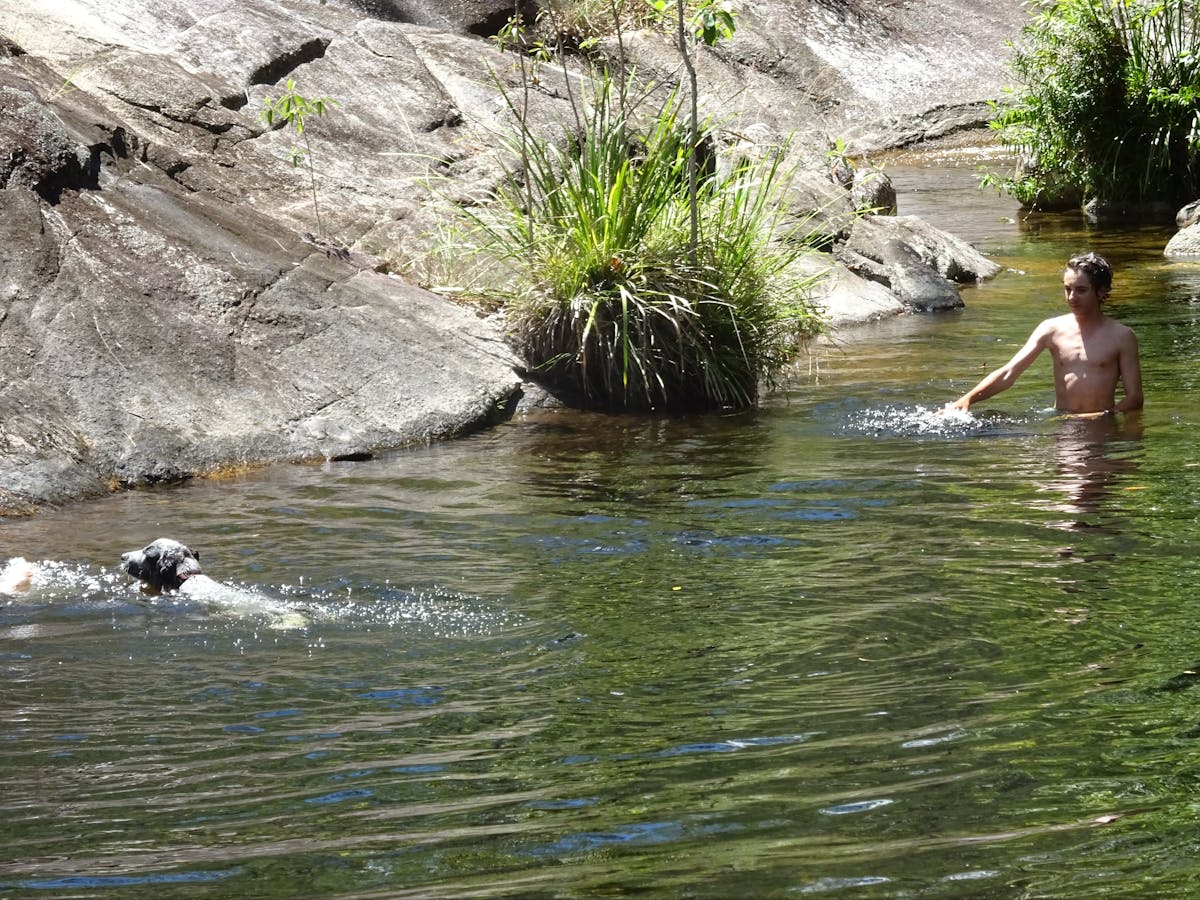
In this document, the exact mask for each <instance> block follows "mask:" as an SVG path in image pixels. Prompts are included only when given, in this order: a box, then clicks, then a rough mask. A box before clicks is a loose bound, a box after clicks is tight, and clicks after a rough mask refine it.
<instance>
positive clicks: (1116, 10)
mask: <svg viewBox="0 0 1200 900" xmlns="http://www.w3.org/2000/svg"><path fill="white" fill-rule="evenodd" d="M1011 67H1012V70H1013V72H1014V74H1015V75H1016V76H1017V78H1018V79H1019V82H1020V87H1019V88H1018V89H1017V90H1016V91H1015V92H1014V96H1013V100H1012V102H1011V103H1010V104H1008V105H1006V106H1002V107H998V110H997V115H996V116H995V118H994V119H993V121H992V122H991V126H992V128H994V129H996V130H997V131H998V133H999V137H1000V140H1001V141H1002V143H1003V144H1005V145H1006V146H1008V147H1010V148H1012V149H1013V150H1015V151H1017V153H1018V154H1019V156H1020V158H1021V163H1020V167H1019V169H1018V171H1017V173H1015V174H1014V175H1012V176H1010V177H996V176H989V179H988V180H990V181H992V182H993V183H999V185H1000V186H1001V187H1002V188H1003V189H1004V190H1006V191H1007V192H1009V193H1010V194H1012V195H1013V196H1014V197H1015V198H1017V199H1018V200H1020V201H1021V202H1022V203H1023V204H1025V205H1026V206H1054V205H1064V204H1071V203H1077V202H1078V201H1079V200H1080V199H1085V200H1086V199H1093V198H1095V199H1099V200H1102V201H1106V202H1109V203H1116V204H1120V203H1142V202H1147V201H1154V200H1160V201H1162V200H1165V201H1169V202H1170V203H1172V204H1176V203H1178V202H1182V201H1186V200H1189V199H1194V198H1195V196H1197V194H1198V193H1200V11H1198V6H1197V4H1196V3H1195V2H1193V0H1055V2H1051V3H1047V4H1043V5H1042V6H1041V7H1040V9H1039V11H1038V12H1037V13H1036V14H1035V16H1034V18H1033V20H1032V21H1031V22H1030V23H1029V24H1028V25H1027V26H1026V27H1025V29H1024V31H1023V33H1022V39H1021V41H1020V42H1019V44H1018V45H1017V46H1016V47H1015V48H1014V54H1013V58H1012V61H1011Z"/></svg>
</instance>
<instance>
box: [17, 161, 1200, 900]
mask: <svg viewBox="0 0 1200 900" xmlns="http://www.w3.org/2000/svg"><path fill="white" fill-rule="evenodd" d="M897 175H898V176H899V178H898V183H900V184H901V188H902V196H901V212H911V211H913V210H911V209H905V204H906V203H908V202H909V201H910V200H911V199H912V198H913V197H916V198H917V199H918V200H919V201H920V202H921V203H923V204H925V206H926V208H928V209H930V210H933V211H937V212H939V214H941V215H943V216H946V217H948V219H949V221H945V222H940V223H939V224H943V225H945V226H947V227H953V225H954V222H955V220H956V217H960V218H961V221H963V223H964V225H965V226H966V227H967V230H969V231H971V232H972V233H971V234H970V237H971V239H973V240H976V241H979V242H981V243H983V245H984V249H985V250H987V251H988V252H990V253H991V254H992V255H994V256H996V257H998V258H1001V259H1002V260H1003V261H1004V262H1005V263H1006V265H1008V266H1009V268H1008V270H1007V271H1005V272H1004V273H1002V274H1001V276H999V277H998V278H997V279H996V280H995V281H994V282H991V283H989V284H986V285H981V286H979V287H972V288H968V289H965V296H966V299H967V303H968V307H967V309H966V310H964V311H961V312H957V313H952V314H948V315H939V316H911V317H905V318H902V319H898V320H893V321H891V322H887V323H879V324H877V325H874V326H871V327H869V328H865V329H863V330H862V331H860V332H857V333H855V334H853V335H842V336H840V338H839V340H837V341H836V342H825V343H821V344H818V345H814V347H813V348H811V352H810V354H809V356H808V357H807V358H806V359H804V360H802V361H801V362H800V363H799V365H798V366H797V367H796V370H795V371H794V373H792V377H791V378H790V379H789V381H788V382H787V384H786V385H785V386H784V387H783V388H782V389H781V390H780V391H778V392H777V393H775V394H773V395H772V396H771V397H770V398H769V400H768V402H767V403H766V404H765V406H764V408H763V409H762V410H760V411H758V412H755V413H746V414H739V415H734V416H728V417H720V416H716V417H692V418H680V419H667V420H650V419H639V418H610V417H604V416H595V415H583V414H575V413H569V412H553V411H543V412H539V413H536V414H530V415H528V416H525V417H521V418H519V419H517V420H516V421H514V422H512V423H509V424H506V425H504V426H502V427H500V428H498V429H496V430H494V431H491V432H488V433H485V434H480V435H476V436H473V437H470V438H467V439H464V440H462V441H458V442H453V443H449V444H442V445H437V446H431V447H417V448H413V449H411V450H408V451H405V452H400V453H396V454H392V455H389V456H387V457H385V458H380V459H376V460H371V461H367V462H361V463H349V462H331V463H328V464H326V465H323V466H313V467H305V466H297V467H280V468H277V469H272V470H268V471H264V472H259V473H254V474H250V475H243V476H239V477H236V478H231V479H229V480H225V481H216V482H196V483H193V484H189V485H184V486H180V487H176V488H171V489H159V490H146V491H139V492H134V493H127V494H122V495H118V496H114V497H112V498H109V499H106V500H104V501H102V502H97V503H89V504H81V505H78V506H74V507H71V508H68V509H63V510H50V511H48V512H47V513H46V514H45V515H42V516H39V517H37V518H36V519H31V520H24V521H10V522H4V523H3V524H2V525H0V529H2V530H0V557H2V556H8V555H15V554H20V555H24V556H26V557H28V558H31V559H40V560H46V561H48V565H47V566H46V567H45V568H44V569H43V573H44V577H43V580H42V581H41V582H40V583H39V584H38V585H36V587H35V589H34V590H33V591H30V592H28V593H25V594H23V595H21V596H16V597H9V598H4V599H3V600H2V601H0V675H2V677H3V679H4V681H3V684H4V689H3V693H2V694H0V697H2V701H0V702H2V703H3V707H4V716H3V720H2V723H0V797H2V798H3V799H0V811H2V813H3V817H2V819H0V838H2V840H0V846H2V847H3V850H2V851H0V894H5V895H8V894H14V895H26V894H28V895H31V896H41V897H52V896H54V897H57V896H64V897H65V896H90V897H95V896H105V895H107V896H112V897H121V898H126V897H135V898H136V897H142V896H146V897H150V896H161V895H162V893H163V892H164V891H167V892H169V893H171V894H176V893H180V894H182V893H183V892H186V893H187V895H188V896H212V897H228V896H246V897H273V896H278V897H294V896H306V897H322V896H355V897H398V896H420V897H461V896H470V895H479V896H513V897H517V896H519V897H552V896H554V897H557V896H593V895H602V894H645V895H647V896H711V897H729V896H781V895H790V894H819V895H825V894H829V895H834V894H836V895H847V896H849V895H854V896H878V897H883V896H889V897H890V896H935V897H964V896H980V897H983V896H987V897H994V896H999V897H1009V896H1011V897H1023V896H1054V897H1077V896H1089V895H1098V894H1102V893H1103V894H1110V895H1116V896H1130V895H1151V894H1153V895H1156V896H1187V895H1188V892H1189V890H1190V889H1191V887H1192V885H1193V884H1194V882H1195V879H1196V877H1197V867H1196V864H1195V862H1194V861H1193V859H1194V853H1192V852H1191V851H1192V850H1193V849H1194V846H1193V845H1194V835H1195V833H1196V827H1197V825H1198V824H1200V823H1198V822H1197V813H1196V808H1195V803H1194V757H1195V749H1196V747H1195V740H1196V733H1197V728H1196V716H1195V705H1194V702H1193V701H1194V697H1193V696H1192V693H1193V691H1192V686H1193V685H1194V684H1197V683H1200V680H1197V679H1195V678H1194V677H1193V676H1190V675H1189V674H1188V673H1189V672H1190V671H1191V667H1192V665H1193V664H1194V663H1195V661H1196V657H1197V655H1196V653H1195V648H1194V639H1193V637H1192V636H1193V635H1194V633H1195V631H1196V610H1195V604H1194V602H1193V601H1194V598H1193V594H1194V590H1193V586H1194V584H1195V582H1196V579H1197V577H1200V563H1197V562H1196V560H1195V555H1194V547H1195V544H1196V542H1197V540H1198V539H1200V534H1198V531H1200V524H1198V519H1197V516H1196V514H1195V510H1196V508H1197V503H1198V501H1200V464H1197V462H1196V460H1195V455H1194V442H1193V434H1194V429H1195V424H1196V421H1197V420H1198V419H1200V407H1198V405H1197V403H1196V400H1195V396H1196V395H1195V393H1194V391H1193V390H1192V387H1193V385H1192V382H1193V380H1194V378H1195V372H1196V371H1197V370H1198V367H1197V366H1196V361H1197V359H1198V358H1200V343H1198V342H1197V341H1196V340H1195V339H1194V338H1195V334H1196V332H1197V324H1198V323H1197V320H1196V317H1195V311H1196V308H1197V307H1196V303H1195V302H1194V299H1195V294H1196V293H1197V291H1196V290H1195V281H1194V280H1192V276H1190V275H1188V274H1187V272H1186V271H1185V269H1183V268H1182V267H1180V266H1177V265H1174V264H1172V265H1169V266H1168V265H1164V263H1163V262H1162V260H1161V258H1159V257H1158V256H1157V255H1155V254H1151V253H1150V252H1149V251H1148V250H1146V249H1145V248H1144V247H1142V242H1148V241H1149V238H1148V237H1146V234H1145V232H1144V231H1142V230H1139V231H1136V232H1130V233H1125V232H1121V233H1112V232H1105V231H1103V230H1096V229H1094V228H1092V227H1091V226H1087V225H1085V224H1083V223H1081V222H1074V223H1073V224H1072V223H1070V222H1068V221H1067V220H1065V219H1064V220H1061V227H1062V229H1064V231H1063V233H1054V232H1053V230H1051V232H1049V233H1047V231H1046V230H1045V228H1042V230H1041V231H1040V232H1038V233H1033V231H1032V230H1031V226H1030V224H1029V223H1019V222H1018V221H1017V218H1016V217H1015V216H1013V214H1012V213H1013V210H1012V209H1011V208H1010V207H1009V206H1007V205H1005V204H1004V203H1002V202H1000V201H996V200H994V198H988V197H986V196H984V197H980V196H979V195H976V194H974V193H968V192H966V190H965V189H964V188H963V187H962V186H956V185H957V181H956V180H955V179H956V178H957V175H955V177H952V178H949V179H948V180H947V179H943V178H942V176H941V175H940V174H939V175H935V176H932V177H931V176H929V175H928V174H925V175H922V174H921V173H918V172H904V173H902V172H897ZM922 178H924V179H925V180H924V181H921V180H920V179H922ZM906 179H908V182H907V183H909V184H912V185H918V186H920V191H913V190H908V191H907V192H905V190H904V184H905V180H906ZM942 190H949V191H951V192H952V196H953V202H952V203H942V202H940V201H939V200H938V197H939V193H938V192H939V191H942ZM972 198H974V199H972ZM973 203H975V204H978V205H974V206H973V205H972V204H973ZM1068 226H1069V227H1068ZM1080 244H1084V245H1096V246H1098V248H1100V249H1102V250H1103V249H1105V248H1116V247H1119V246H1123V245H1125V244H1127V245H1128V247H1127V248H1126V249H1125V251H1124V255H1123V256H1121V257H1120V259H1121V260H1122V261H1121V263H1120V264H1119V265H1118V272H1117V278H1118V285H1119V293H1118V294H1117V295H1116V296H1114V298H1113V302H1112V310H1113V313H1114V314H1115V315H1117V316H1118V317H1120V318H1121V319H1122V320H1123V321H1126V322H1128V323H1129V324H1130V325H1131V326H1133V327H1134V328H1135V330H1136V331H1137V332H1138V335H1139V338H1140V340H1141V344H1142V354H1143V363H1144V369H1145V374H1146V386H1147V395H1148V405H1147V409H1146V412H1145V414H1144V415H1143V416H1141V417H1130V416H1125V417H1105V418H1099V419H1095V420H1083V419H1070V418H1063V417H1060V416H1055V415H1053V414H1052V413H1048V412H1046V407H1047V406H1048V405H1049V404H1050V403H1051V402H1052V400H1053V387H1052V380H1051V377H1050V371H1049V365H1048V363H1046V365H1045V367H1044V368H1039V366H1038V365H1036V364H1035V366H1034V367H1033V368H1032V369H1031V370H1030V371H1028V372H1027V373H1026V374H1025V375H1024V377H1023V378H1022V380H1021V381H1020V382H1019V383H1018V385H1016V386H1014V388H1013V389H1012V390H1010V391H1007V392H1005V393H1004V394H1003V395H1000V396H998V397H997V398H993V400H992V401H989V403H988V404H986V407H985V408H983V409H976V410H973V411H972V412H971V413H970V414H961V415H950V416H947V415H945V414H944V413H943V412H942V407H943V404H944V403H945V402H947V401H948V400H952V399H954V398H955V397H957V396H959V395H960V394H961V393H962V392H963V390H965V389H966V388H967V387H969V386H970V385H971V384H973V383H974V382H975V381H977V380H978V377H979V374H980V370H981V369H983V368H984V367H989V366H992V365H994V364H995V361H996V360H997V359H998V358H1006V357H1007V356H1008V355H1010V353H1011V351H1010V349H1009V348H1011V347H1013V346H1014V345H1015V344H1019V343H1020V342H1021V341H1023V340H1024V337H1025V335H1026V334H1028V332H1029V329H1030V328H1031V327H1032V324H1033V323H1034V322H1036V321H1038V320H1039V319H1041V318H1044V317H1045V315H1047V314H1048V313H1050V312H1053V311H1056V310H1057V308H1058V304H1060V303H1061V299H1060V289H1059V286H1058V283H1057V282H1058V278H1059V274H1060V269H1061V264H1062V260H1064V259H1065V258H1066V257H1067V256H1068V255H1070V254H1071V253H1074V252H1077V250H1078V249H1079V245H1080ZM1139 247H1140V248H1142V249H1138V248H1139ZM1043 362H1044V361H1043ZM158 536H171V537H175V538H177V539H180V540H183V541H185V542H186V543H188V544H189V545H190V546H192V547H193V548H197V549H199V550H200V551H201V554H202V560H203V564H204V567H205V571H206V572H207V573H208V574H209V575H211V576H212V577H213V578H216V579H218V580H219V581H222V582H226V583H228V584H229V585H232V586H234V587H236V588H238V589H239V590H244V591H247V592H250V593H252V594H254V595H256V596H261V597H265V598H268V599H270V600H271V601H273V602H277V603H281V604H284V605H286V606H288V607H289V608H295V609H297V610H302V611H304V612H305V614H306V615H307V616H309V618H310V622H309V624H308V625H307V626H306V627H304V628H299V629H294V630H288V631H281V630H278V629H272V628H270V627H269V625H270V622H269V619H268V618H266V617H264V616H262V615H258V614H257V613H254V612H251V614H249V615H231V614H229V612H230V611H229V610H227V609H222V608H221V607H220V606H219V605H218V606H216V607H214V606H213V605H212V604H206V603H204V602H202V601H199V600H196V599H194V598H180V597H170V596H168V597H158V598H155V597H149V596H147V595H145V594H144V593H142V592H141V591H140V590H139V589H138V588H137V587H136V586H135V585H133V584H132V583H131V582H130V581H129V579H128V578H126V577H125V576H123V575H121V574H119V573H118V572H117V563H118V561H119V554H120V552H121V551H122V550H124V549H127V548H129V547H134V546H140V545H142V544H144V543H146V542H147V541H149V540H150V539H151V538H154V537H158Z"/></svg>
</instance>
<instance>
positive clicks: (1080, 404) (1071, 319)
mask: <svg viewBox="0 0 1200 900" xmlns="http://www.w3.org/2000/svg"><path fill="white" fill-rule="evenodd" d="M1111 290H1112V267H1111V266H1110V265H1109V264H1108V262H1107V261H1106V260H1105V259H1104V258H1103V257H1100V256H1097V255H1096V254H1095V253H1085V254H1084V255H1083V256H1076V257H1074V258H1072V259H1071V260H1069V261H1068V262H1067V268H1066V271H1065V272H1063V295H1064V296H1065V298H1066V301H1067V306H1069V307H1070V308H1071V311H1070V312H1069V313H1066V314H1065V315H1061V316H1056V317H1055V318H1053V319H1046V321H1044V322H1042V323H1041V324H1040V325H1038V327H1037V328H1035V329H1034V330H1033V334H1031V335H1030V336H1029V340H1027V341H1026V342H1025V346H1023V347H1022V348H1021V349H1020V350H1018V351H1017V353H1016V355H1015V356H1014V357H1013V358H1012V359H1010V360H1009V361H1008V362H1007V363H1006V364H1005V365H1003V366H1001V367H1000V368H999V369H996V371H994V372H991V373H990V374H988V375H987V376H986V377H984V379H983V380H982V381H981V382H979V384H977V385H975V387H973V388H971V390H969V391H967V392H966V393H965V394H963V395H962V396H961V397H959V398H958V399H957V400H956V401H954V402H953V403H949V404H947V405H946V408H947V409H962V410H966V409H970V408H971V404H972V403H978V402H979V401H980V400H986V399H987V398H988V397H993V396H995V395H996V394H998V393H1000V392H1001V391H1004V390H1008V388H1010V387H1012V386H1013V383H1014V382H1015V381H1016V380H1017V378H1019V377H1020V375H1021V373H1022V372H1024V371H1025V370H1026V369H1028V368H1029V365H1030V363H1032V362H1033V361H1034V360H1035V359H1037V357H1038V355H1039V354H1041V352H1042V351H1043V350H1049V351H1050V358H1051V359H1052V360H1053V361H1054V405H1055V406H1056V407H1058V409H1059V411H1060V412H1064V413H1071V414H1075V415H1087V414H1091V415H1103V414H1104V413H1111V412H1128V411H1130V410H1135V409H1141V408H1142V402H1143V400H1142V365H1141V361H1140V360H1139V358H1138V344H1137V338H1136V337H1135V336H1134V334H1133V332H1132V331H1131V330H1130V329H1129V328H1128V327H1127V326H1125V325H1122V324H1121V323H1120V322H1118V321H1116V320H1115V319H1110V318H1109V317H1108V316H1106V315H1104V313H1103V312H1101V311H1100V302H1101V301H1102V300H1104V298H1105V297H1107V296H1108V294H1109V292H1110V291H1111ZM1118 381H1119V382H1120V383H1121V387H1122V389H1123V391H1122V393H1123V396H1122V398H1121V401H1120V402H1117V399H1116V393H1117V382H1118Z"/></svg>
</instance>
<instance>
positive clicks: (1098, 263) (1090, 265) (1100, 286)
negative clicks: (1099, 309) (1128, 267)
mask: <svg viewBox="0 0 1200 900" xmlns="http://www.w3.org/2000/svg"><path fill="white" fill-rule="evenodd" d="M1067 271H1068V272H1079V273H1081V274H1083V275H1086V276H1087V279H1088V281H1090V282H1091V285H1092V288H1093V289H1095V291H1096V295H1097V296H1098V297H1099V298H1100V299H1101V300H1103V299H1104V298H1105V297H1107V296H1108V294H1109V292H1110V291H1112V281H1113V271H1112V266H1110V265H1109V264H1108V260H1107V259H1105V258H1104V257H1103V256H1100V255H1099V254H1098V253H1084V254H1081V255H1080V256H1072V257H1071V258H1070V259H1068V260H1067Z"/></svg>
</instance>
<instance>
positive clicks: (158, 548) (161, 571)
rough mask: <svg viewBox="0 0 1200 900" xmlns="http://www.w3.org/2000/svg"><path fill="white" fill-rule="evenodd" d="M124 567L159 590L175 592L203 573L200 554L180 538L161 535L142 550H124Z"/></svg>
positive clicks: (122, 556) (122, 564)
mask: <svg viewBox="0 0 1200 900" xmlns="http://www.w3.org/2000/svg"><path fill="white" fill-rule="evenodd" d="M121 568H122V569H124V570H125V572H126V573H128V574H129V575H132V576H133V577H134V578H137V579H139V580H141V581H143V582H145V583H146V584H147V585H149V586H150V587H151V588H153V589H154V590H156V591H176V590H179V587H180V585H182V584H183V583H184V582H185V581H187V580H188V579H189V578H191V577H192V576H193V575H199V574H200V554H199V553H193V552H192V551H191V550H189V549H188V548H187V547H185V546H184V545H183V544H181V543H179V541H173V540H171V539H170V538H159V539H158V540H156V541H154V542H153V543H151V544H149V545H148V546H147V547H145V548H144V549H142V550H130V551H129V552H128V553H122V554H121Z"/></svg>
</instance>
